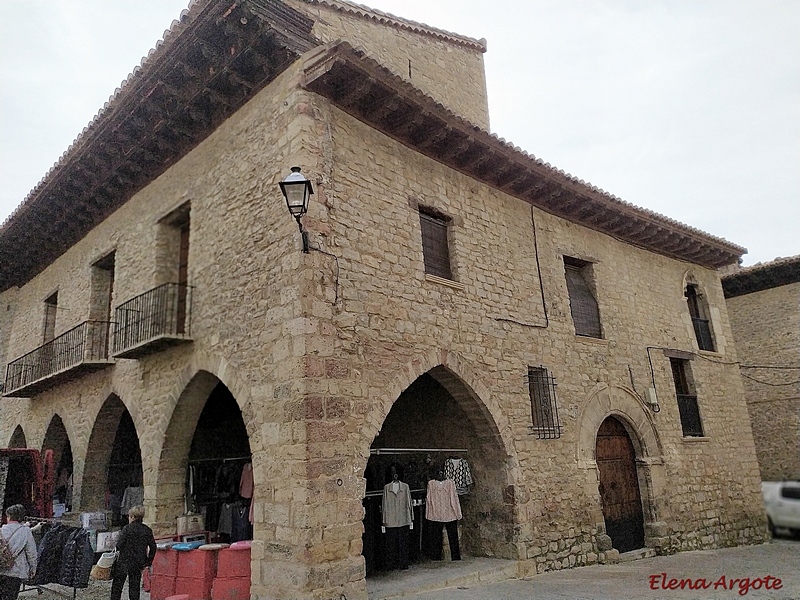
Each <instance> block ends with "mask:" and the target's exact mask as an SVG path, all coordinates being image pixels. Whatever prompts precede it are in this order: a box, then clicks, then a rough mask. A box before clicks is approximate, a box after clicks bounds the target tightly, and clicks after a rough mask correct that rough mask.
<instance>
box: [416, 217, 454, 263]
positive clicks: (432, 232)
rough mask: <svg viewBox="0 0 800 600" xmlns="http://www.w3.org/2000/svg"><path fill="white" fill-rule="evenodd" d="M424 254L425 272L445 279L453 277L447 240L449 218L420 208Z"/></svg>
mask: <svg viewBox="0 0 800 600" xmlns="http://www.w3.org/2000/svg"><path fill="white" fill-rule="evenodd" d="M419 221H420V225H421V227H422V256H423V259H424V261H425V272H426V273H429V274H431V275H436V276H437V277H442V278H444V279H453V271H452V269H451V268H450V247H449V245H448V240H447V223H448V222H447V219H446V218H444V217H441V216H438V215H434V214H431V213H428V212H424V211H422V210H420V212H419Z"/></svg>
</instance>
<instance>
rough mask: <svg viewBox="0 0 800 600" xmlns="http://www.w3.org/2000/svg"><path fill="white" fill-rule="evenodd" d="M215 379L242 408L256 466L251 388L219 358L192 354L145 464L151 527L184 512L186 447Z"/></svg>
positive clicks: (166, 526)
mask: <svg viewBox="0 0 800 600" xmlns="http://www.w3.org/2000/svg"><path fill="white" fill-rule="evenodd" d="M220 383H221V384H223V385H224V386H225V387H226V388H227V389H228V391H229V392H230V394H231V395H232V396H233V398H234V399H235V401H236V403H237V405H238V407H239V409H240V410H241V412H242V420H243V422H244V425H245V428H246V430H247V436H248V441H249V444H250V451H251V454H252V459H253V469H254V470H256V469H257V468H258V464H259V454H258V450H260V449H261V446H260V443H259V429H258V428H259V425H258V419H257V415H256V414H255V407H254V406H253V403H252V402H251V393H250V386H249V385H246V384H245V383H244V380H243V379H242V378H241V377H239V376H238V375H237V374H236V372H235V369H234V368H233V367H232V366H231V365H230V364H229V363H228V362H227V361H226V360H225V359H224V358H221V357H215V356H206V355H202V354H200V353H196V354H195V355H194V356H193V358H192V360H191V362H190V363H189V364H188V365H187V366H186V367H185V368H184V369H183V371H182V372H181V373H180V375H179V376H178V379H177V381H176V383H175V384H174V385H173V387H172V390H171V392H170V393H169V394H167V396H166V397H165V398H164V404H165V405H166V409H165V410H164V411H163V412H162V414H163V415H164V416H165V417H166V419H167V422H166V424H165V426H164V427H163V429H161V432H163V433H161V440H160V451H155V452H153V453H151V454H150V460H151V461H152V463H149V464H148V465H146V466H145V471H146V472H147V471H151V472H153V473H155V478H154V479H153V480H152V481H151V483H152V484H154V485H155V486H156V494H155V498H156V505H155V506H153V509H154V514H153V516H152V522H153V527H154V529H156V530H164V531H167V530H170V529H171V528H174V525H175V518H176V517H177V516H178V515H180V514H182V513H183V511H184V489H183V487H184V480H185V476H186V469H187V464H188V457H189V450H190V446H191V444H192V439H193V437H194V434H195V430H196V428H197V424H198V421H199V419H200V415H201V413H202V411H203V409H204V407H205V405H206V402H207V400H208V398H209V396H210V395H211V393H212V391H213V390H214V388H215V387H216V386H217V385H218V384H220ZM257 485H258V482H256V487H257ZM256 494H257V490H256Z"/></svg>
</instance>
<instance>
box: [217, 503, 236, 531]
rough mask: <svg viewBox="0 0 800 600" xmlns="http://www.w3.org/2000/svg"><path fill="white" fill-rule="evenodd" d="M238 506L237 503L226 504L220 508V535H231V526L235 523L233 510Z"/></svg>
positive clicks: (218, 526)
mask: <svg viewBox="0 0 800 600" xmlns="http://www.w3.org/2000/svg"><path fill="white" fill-rule="evenodd" d="M235 506H236V504H235V503H232V502H231V503H228V502H225V503H223V504H222V506H220V509H219V524H218V525H217V531H218V532H220V533H224V534H226V535H230V534H231V526H232V523H233V509H234V507H235Z"/></svg>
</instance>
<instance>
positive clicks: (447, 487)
mask: <svg viewBox="0 0 800 600" xmlns="http://www.w3.org/2000/svg"><path fill="white" fill-rule="evenodd" d="M425 518H426V519H427V520H428V521H438V522H440V523H449V522H450V521H458V520H460V519H461V502H459V500H458V494H457V493H456V484H455V483H454V482H453V480H452V479H445V480H444V481H437V480H436V479H431V480H430V481H429V482H428V493H427V496H426V497H425Z"/></svg>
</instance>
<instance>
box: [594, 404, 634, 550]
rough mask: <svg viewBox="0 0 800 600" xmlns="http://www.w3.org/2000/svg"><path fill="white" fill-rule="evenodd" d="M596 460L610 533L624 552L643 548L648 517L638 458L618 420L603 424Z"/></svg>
mask: <svg viewBox="0 0 800 600" xmlns="http://www.w3.org/2000/svg"><path fill="white" fill-rule="evenodd" d="M595 457H596V459H597V469H598V470H599V471H600V499H601V501H602V503H603V518H604V519H605V523H606V533H607V534H608V535H609V536H610V537H611V541H612V542H613V544H614V548H616V549H617V550H619V551H620V552H628V551H630V550H636V549H637V548H642V547H643V546H644V516H643V513H642V497H641V495H640V493H639V479H638V477H637V475H636V455H635V453H634V450H633V444H632V443H631V439H630V437H629V436H628V432H627V431H626V430H625V427H623V425H622V423H620V422H619V421H618V420H617V419H615V418H614V417H609V418H607V419H606V420H605V421H603V424H602V425H600V429H599V430H598V431H597V447H596V453H595Z"/></svg>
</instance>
